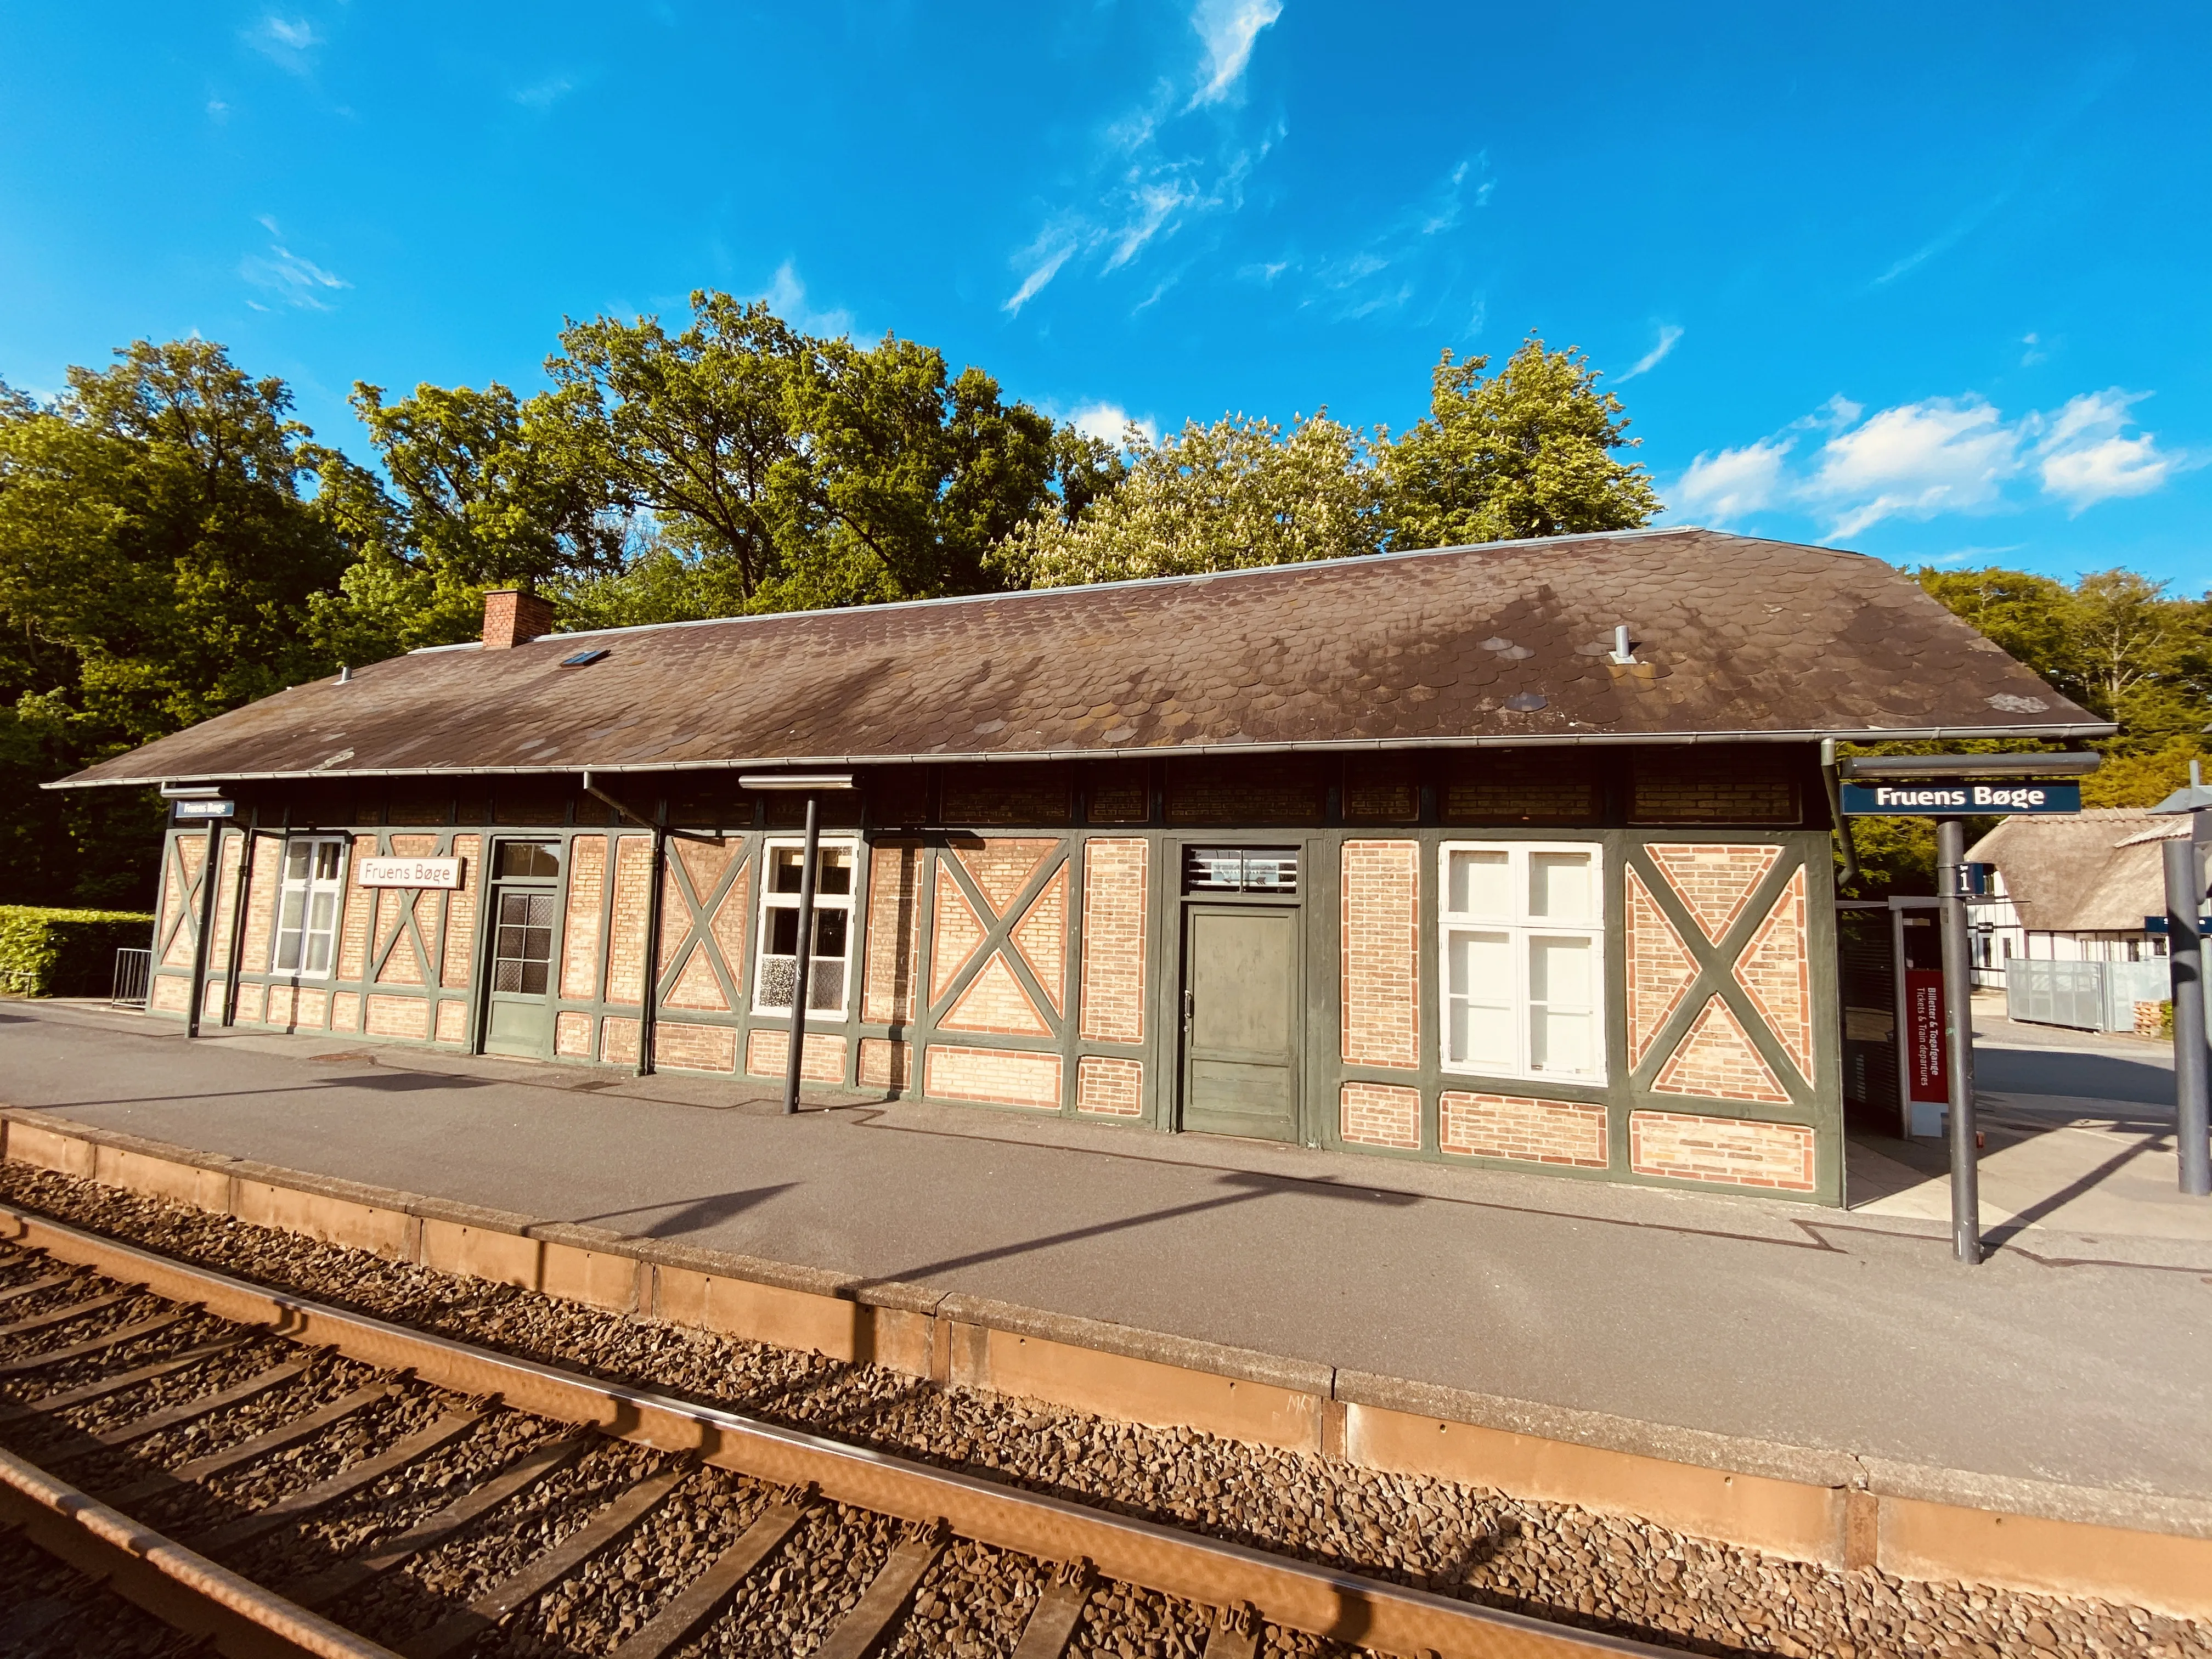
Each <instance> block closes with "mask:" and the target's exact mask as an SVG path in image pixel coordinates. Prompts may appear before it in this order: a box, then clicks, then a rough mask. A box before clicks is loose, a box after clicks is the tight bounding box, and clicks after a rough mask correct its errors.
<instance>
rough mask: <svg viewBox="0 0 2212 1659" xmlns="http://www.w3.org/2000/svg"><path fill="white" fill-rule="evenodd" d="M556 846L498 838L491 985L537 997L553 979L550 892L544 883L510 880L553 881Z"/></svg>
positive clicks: (553, 893) (553, 897)
mask: <svg viewBox="0 0 2212 1659" xmlns="http://www.w3.org/2000/svg"><path fill="white" fill-rule="evenodd" d="M560 875H561V849H560V848H559V847H558V846H557V845H556V843H554V842H543V841H510V842H501V843H500V848H499V860H498V866H497V869H496V871H495V879H496V880H497V882H498V885H497V887H495V889H494V891H493V898H494V900H495V903H496V905H497V908H496V910H495V913H494V915H493V918H492V940H491V988H492V989H493V990H495V991H505V992H508V993H511V994H516V995H520V996H532V997H542V996H544V994H545V993H546V991H547V990H548V989H549V988H550V986H551V984H552V979H553V921H554V913H555V908H556V907H555V900H556V891H555V890H554V889H553V888H552V887H551V886H550V885H547V886H544V887H524V886H515V885H509V884H510V883H520V882H545V883H549V884H550V883H551V882H554V881H557V880H558V879H559V878H560Z"/></svg>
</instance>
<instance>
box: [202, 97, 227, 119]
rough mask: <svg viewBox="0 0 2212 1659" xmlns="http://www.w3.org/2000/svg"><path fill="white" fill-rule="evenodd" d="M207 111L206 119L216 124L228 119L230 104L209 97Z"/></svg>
mask: <svg viewBox="0 0 2212 1659" xmlns="http://www.w3.org/2000/svg"><path fill="white" fill-rule="evenodd" d="M207 112H208V119H210V121H214V122H216V123H218V124H220V123H222V122H224V121H228V119H230V106H229V105H228V104H226V103H224V102H223V101H222V99H220V98H210V99H209V100H207Z"/></svg>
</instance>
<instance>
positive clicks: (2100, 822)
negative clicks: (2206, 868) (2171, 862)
mask: <svg viewBox="0 0 2212 1659" xmlns="http://www.w3.org/2000/svg"><path fill="white" fill-rule="evenodd" d="M2188 834H2189V820H2188V818H2186V817H2159V816H2157V815H2156V814H2154V813H2153V812H2152V811H2149V810H2148V808H2146V807H2140V806H2106V807H2092V808H2090V809H2089V810H2088V811H2084V812H2082V813H2081V815H2080V816H2079V817H2027V816H2021V817H2009V818H2007V819H2006V820H2005V821H2004V822H2003V823H2001V824H1999V825H1998V826H1997V827H1996V829H1993V830H1991V831H1990V833H1989V834H1988V835H1986V836H1983V837H1982V839H1981V840H1980V841H1979V842H1976V843H1975V845H1974V847H1973V848H1972V850H1971V851H1969V852H1968V853H1967V854H1966V856H1967V858H1968V859H1969V860H1972V862H1974V863H1976V864H1994V865H1995V866H1996V867H1997V871H1998V872H1999V874H2000V875H2002V877H2003V878H2004V894H2005V896H2006V897H2007V898H2009V899H2010V900H2011V901H2012V902H2013V906H2014V908H2015V909H2016V910H2017V911H2018V912H2019V913H2020V923H2021V927H2024V928H2026V929H2027V930H2028V931H2029V932H2031V933H2134V934H2140V933H2142V931H2143V918H2144V917H2145V916H2154V915H2164V914H2165V912H2166V877H2165V874H2164V871H2163V867H2162V865H2161V862H2160V860H2161V857H2162V854H2160V842H2164V841H2165V840H2166V838H2167V837H2169V836H2187V835H2188Z"/></svg>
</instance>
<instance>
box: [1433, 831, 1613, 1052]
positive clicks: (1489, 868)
mask: <svg viewBox="0 0 2212 1659" xmlns="http://www.w3.org/2000/svg"><path fill="white" fill-rule="evenodd" d="M1439 857H1440V859H1441V860H1442V868H1441V869H1440V871H1439V872H1438V874H1439V876H1440V878H1441V883H1442V884H1441V888H1440V891H1441V893H1442V895H1443V903H1442V905H1441V907H1440V908H1441V912H1442V926H1441V927H1440V928H1439V930H1438V931H1439V933H1440V934H1441V937H1440V939H1439V940H1438V945H1439V949H1440V950H1441V951H1442V954H1443V963H1442V972H1441V973H1440V974H1439V975H1438V976H1437V979H1438V983H1440V984H1441V985H1442V986H1443V1002H1444V1007H1443V1068H1444V1070H1446V1071H1448V1072H1465V1073H1474V1074H1476V1075H1478V1076H1481V1077H1518V1078H1534V1079H1556V1080H1558V1081H1561V1082H1572V1083H1602V1082H1604V1081H1605V915H1604V905H1605V898H1604V893H1605V884H1604V864H1603V857H1602V854H1601V849H1600V848H1599V847H1598V846H1597V844H1596V843H1595V842H1543V841H1502V842H1445V843H1444V845H1443V848H1441V849H1439Z"/></svg>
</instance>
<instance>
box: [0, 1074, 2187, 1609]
mask: <svg viewBox="0 0 2212 1659" xmlns="http://www.w3.org/2000/svg"><path fill="white" fill-rule="evenodd" d="M0 1157H5V1158H9V1159H11V1160H14V1161H15V1162H18V1163H21V1164H28V1165H31V1166H33V1167H34V1168H39V1169H46V1170H58V1171H60V1172H62V1173H64V1174H69V1175H73V1176H82V1177H83V1178H86V1179H88V1180H92V1181H96V1182H101V1183H102V1184H105V1185H108V1186H112V1187H115V1188H121V1189H124V1190H127V1191H131V1192H136V1193H141V1194H149V1195H151V1196H155V1197H161V1198H166V1199H169V1200H174V1201H176V1202H179V1203H182V1204H187V1205H191V1206H196V1207H197V1208H200V1209H203V1210H205V1211H208V1212H211V1213H214V1214H219V1215H228V1216H233V1217H235V1218H238V1219H239V1220H240V1221H245V1222H249V1223H252V1224H253V1225H260V1226H265V1227H271V1228H276V1229H278V1230H281V1231H289V1232H292V1233H295V1234H298V1235H300V1236H302V1237H308V1238H313V1239H315V1240H318V1241H319V1242H323V1243H334V1244H341V1245H346V1246H349V1247H352V1248H355V1249H364V1250H368V1251H370V1252H372V1253H374V1254H375V1255H380V1256H384V1257H386V1258H388V1259H392V1260H397V1261H410V1262H414V1263H417V1264H420V1265H422V1266H424V1267H432V1268H435V1269H438V1270H441V1271H444V1272H448V1273H460V1274H466V1275H469V1276H471V1277H475V1278H479V1279H487V1280H490V1281H493V1282H495V1283H501V1284H509V1285H519V1286H521V1287H523V1288H525V1289H528V1290H533V1291H541V1292H544V1293H545V1294H547V1295H550V1296H556V1297H564V1298H568V1299H571V1300H574V1301H577V1302H580V1303H583V1304H586V1305H589V1306H592V1307H596V1308H600V1309H604V1310H607V1311H609V1312H614V1313H624V1314H641V1315H645V1316H651V1317H655V1318H660V1319H665V1320H668V1321H670V1322H674V1323H678V1324H682V1325H686V1326H690V1327H694V1328H700V1329H706V1330H712V1331H715V1332H718V1333H720V1334H725V1335H729V1336H733V1337H738V1338H740V1339H744V1340H751V1341H758V1342H764V1343H769V1344H772V1345H774V1346H780V1347H786V1348H793V1349H798V1350H801V1351H807V1352H817V1353H820V1354H823V1355H824V1356H826V1357H828V1358H833V1359H837V1360H842V1361H846V1362H849V1363H859V1364H878V1365H883V1366H885V1367H887V1368H889V1369H890V1370H896V1371H899V1372H902V1373H904V1374H906V1375H908V1376H916V1377H924V1378H927V1379H929V1380H930V1381H932V1382H934V1383H938V1384H939V1385H942V1386H946V1387H956V1388H967V1389H977V1390H982V1391H987V1392H993V1393H998V1394H1002V1395H1012V1396H1018V1397H1022V1398H1028V1399H1035V1400H1041V1401H1049V1402H1051V1403H1054V1404H1056V1405H1060V1406H1064V1407H1071V1408H1073V1409H1076V1410H1079V1411H1085V1412H1090V1413H1095V1414H1097V1415H1099V1416H1103V1417H1108V1418H1115V1419H1122V1420H1126V1421H1131V1422H1139V1423H1146V1424H1151V1425H1161V1426H1188V1427H1190V1428H1193V1429H1196V1430H1200V1431H1206V1432H1207V1433H1212V1434H1216V1435H1219V1436H1222V1437H1226V1438H1231V1439H1236V1440H1242V1441H1247V1442H1251V1443H1258V1444H1262V1445H1267V1446H1273V1447H1279V1448H1282V1449H1287V1450H1291V1451H1296V1452H1301V1453H1304V1454H1307V1455H1315V1456H1322V1457H1328V1458H1334V1459H1340V1460H1343V1461H1346V1462H1352V1463H1355V1464H1358V1465H1361V1466H1364V1467H1367V1468H1376V1469H1383V1470H1391V1471H1396V1472H1401V1473H1408V1474H1426V1475H1431V1476H1437V1477H1440V1478H1443V1479H1447V1480H1455V1481H1458V1482H1460V1483H1462V1484H1464V1485H1467V1486H1478V1487H1486V1488H1489V1489H1492V1490H1495V1491H1498V1492H1504V1493H1506V1494H1507V1495H1509V1496H1511V1497H1516V1498H1531V1499H1538V1500H1543V1501H1547V1502H1553V1503H1564V1504H1577V1505H1580V1506H1582V1507H1584V1508H1588V1509H1591V1510H1603V1511H1611V1512H1614V1513H1619V1514H1624V1515H1630V1516H1638V1517H1640V1518H1643V1519H1645V1520H1649V1521H1651V1522H1656V1523H1657V1524H1660V1525H1662V1526H1666V1527H1668V1528H1674V1529H1676V1530H1679V1531H1681V1532H1685V1533H1688V1534H1693V1535H1696V1536H1699V1537H1705V1538H1709V1539H1713V1540H1717V1541H1723V1542H1725V1543H1729V1544H1733V1545H1736V1546H1739V1547H1745V1548H1750V1549H1757V1550H1760V1551H1763V1552H1766V1553H1771V1554H1777V1555H1781V1556H1786V1557H1790V1558H1792V1559H1801V1560H1808V1561H1815V1562H1820V1563H1822V1564H1825V1565H1829V1566H1832V1567H1838V1568H1849V1567H1860V1566H1867V1565H1880V1566H1881V1567H1882V1568H1883V1569H1885V1570H1886V1571H1890V1572H1893V1573H1896V1574H1898V1575H1899V1576H1902V1577H1913V1578H1921V1579H1937V1580H1954V1579H1956V1580H1966V1581H1970V1582H1978V1583H1991V1584H2000V1585H2005V1586H2008V1587H2011V1588H2015V1589H2030V1590H2038V1591H2043V1592H2046V1593H2054V1594H2060V1595H2097V1596H2102V1597H2106V1598H2107V1599H2110V1600H2112V1601H2120V1602H2124V1603H2130V1604H2134V1605H2138V1606H2142V1607H2148V1608H2151V1609H2153V1610H2154V1611H2158V1612H2161V1613H2169V1614H2172V1615H2175V1616H2179V1617H2186V1618H2206V1617H2212V1505H2208V1504H2198V1503H2191V1502H2186V1501H2184V1500H2179V1499H2166V1498H2155V1497H2146V1496H2142V1495H2138V1494H2132V1493H2124V1492H2105V1491H2093V1490H2088V1489H2084V1488H2080V1487H2069V1486H2055V1485H2054V1486H2044V1485H2038V1484H2034V1483H2029V1482H2023V1481H2017V1480H1996V1479H1993V1478H1990V1477H1984V1476H1977V1475H1974V1474H1969V1473H1966V1472H1960V1471H1947V1470H1936V1469H1925V1468H1913V1467H1906V1466H1900V1465H1895V1464H1890V1463H1887V1462H1882V1461H1881V1460H1877V1459H1872V1458H1865V1457H1860V1456H1856V1455H1851V1454H1849V1453H1844V1452H1833V1451H1824V1450H1818V1449H1807V1448H1800V1447H1792V1446H1785V1445H1778V1444H1775V1443H1768V1442H1759V1441H1748V1440H1743V1439H1740V1438H1735V1437H1727V1436H1721V1435H1714V1434H1710V1433H1706V1432H1703V1431H1690V1430H1676V1429H1668V1428H1666V1427H1662V1426H1658V1425H1650V1424H1644V1423H1638V1422H1633V1421H1631V1420H1628V1419H1619V1418H1610V1417H1602V1416H1600V1415H1597V1414H1595V1413H1579V1412H1572V1411H1567V1410H1564V1409H1561V1408H1557V1407H1546V1406H1542V1405H1541V1404H1534V1403H1532V1402H1528V1401H1511V1400H1504V1399H1500V1398H1497V1397H1494V1396H1489V1395H1474V1394H1469V1393H1466V1392H1463V1391H1460V1390H1456V1389H1444V1388H1438V1387H1435V1386H1433V1385H1429V1384H1423V1383H1410V1382H1407V1381H1404V1380H1402V1379H1398V1378H1392V1377H1387V1376H1374V1375H1370V1374H1366V1373H1362V1372H1358V1371H1353V1370H1345V1369H1341V1368H1338V1367H1333V1366H1329V1365H1326V1364H1318V1363H1316V1362H1312V1361H1305V1360H1297V1359H1290V1358H1280V1357H1278V1356H1274V1355H1269V1354H1265V1353H1259V1352H1252V1351H1249V1350H1245V1349H1237V1348H1229V1347H1223V1346H1217V1345H1213V1344H1210V1343H1204V1342H1198V1341H1193V1340H1189V1339H1187V1338H1182V1337H1173V1336H1167V1335H1163V1334H1157V1333H1152V1332H1146V1331H1142V1330H1137V1329H1133V1328H1129V1327H1126V1326H1120V1325H1110V1324H1106V1323H1103V1322H1098V1321H1094V1320H1086V1319H1079V1318H1074V1317H1072V1316H1066V1315H1060V1314H1054V1313H1048V1312H1042V1311H1039V1310H1034V1309H1028V1308H1023V1307H1018V1306H1016V1305H1013V1304H1006V1303H1000V1302H993V1301H989V1300H987V1299H985V1298H981V1297H969V1296H962V1295H955V1294H946V1293H944V1292H940V1291H933V1290H932V1289H930V1288H928V1287H927V1286H923V1285H899V1284H880V1283H878V1284H862V1283H859V1282H856V1281H854V1280H852V1279H848V1278H847V1277H845V1276H842V1275H840V1274H836V1273H829V1272H826V1271H823V1270H820V1269H816V1268H809V1267H796V1266H793V1265H790V1264H787V1263H782V1262H775V1261H763V1260H761V1259H759V1258H755V1257H747V1256H738V1255H726V1254H722V1253H719V1252H714V1251H705V1250H695V1249H684V1248H682V1247H677V1246H670V1245H665V1244H661V1243H656V1242H653V1241H650V1240H641V1239H635V1238H629V1237H623V1236H620V1235H617V1234H615V1233H611V1232H608V1231H603V1230H600V1229H597V1228H590V1227H579V1226H572V1225H565V1224H561V1223H551V1222H544V1221H540V1220H538V1219H537V1218H532V1217H530V1216H525V1215H516V1214H510V1213H507V1212H499V1211H492V1210H483V1209H478V1208H476V1207H473V1206H466V1205H460V1204H453V1203H448V1202H445V1201H442V1200H435V1199H428V1198H423V1197H420V1196H417V1195H415V1194H407V1193H401V1192H396V1191H392V1190H388V1189H383V1188H370V1187H364V1186H361V1185H358V1184H356V1183H354V1182H343V1181H337V1180H331V1179H328V1178H325V1177H320V1176H313V1175H307V1174H303V1173H301V1172H299V1171H296V1170H283V1169H278V1168H276V1167H273V1166H270V1165H265V1164H252V1163H248V1162H246V1161H243V1160H240V1159H234V1158H223V1157H220V1156H211V1155H208V1154H204V1153H200V1152H193V1151H191V1150H188V1149H185V1148H180V1147H176V1146H167V1145H163V1144H161V1143H159V1142H151V1141H144V1140H140V1139H135V1138H133V1137H130V1136H124V1135H118V1134H114V1133H108V1132H105V1131H100V1130H94V1129H88V1128H86V1127H82V1126H81V1125H77V1124H74V1123H70V1122H68V1121H65V1120H63V1119H59V1118H55V1117H52V1116H48V1115H44V1114H40V1113H29V1112H5V1113H0Z"/></svg>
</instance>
